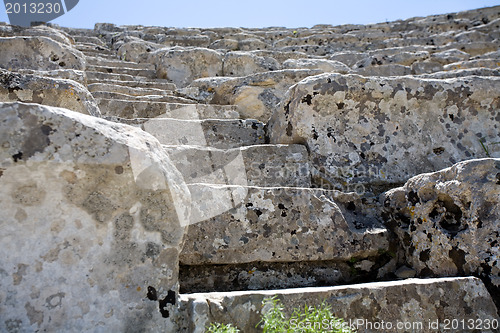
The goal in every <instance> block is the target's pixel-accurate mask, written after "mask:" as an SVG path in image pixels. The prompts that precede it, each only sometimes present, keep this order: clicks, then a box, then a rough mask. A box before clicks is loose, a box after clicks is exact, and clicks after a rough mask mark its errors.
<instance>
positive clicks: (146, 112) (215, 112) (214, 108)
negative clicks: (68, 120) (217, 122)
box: [97, 99, 240, 119]
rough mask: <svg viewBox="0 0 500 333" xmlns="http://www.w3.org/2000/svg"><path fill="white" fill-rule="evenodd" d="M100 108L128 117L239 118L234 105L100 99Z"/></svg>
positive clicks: (105, 111)
mask: <svg viewBox="0 0 500 333" xmlns="http://www.w3.org/2000/svg"><path fill="white" fill-rule="evenodd" d="M97 102H98V104H99V108H100V109H101V112H102V114H103V115H105V116H114V117H120V118H126V119H133V118H157V117H162V118H174V119H238V118H240V117H239V113H238V112H237V109H236V107H235V106H233V105H211V104H186V103H165V102H144V101H130V100H115V99H99V100H98V101H97Z"/></svg>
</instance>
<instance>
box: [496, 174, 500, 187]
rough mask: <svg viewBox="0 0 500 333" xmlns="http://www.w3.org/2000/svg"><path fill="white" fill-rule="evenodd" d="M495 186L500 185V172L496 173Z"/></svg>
mask: <svg viewBox="0 0 500 333" xmlns="http://www.w3.org/2000/svg"><path fill="white" fill-rule="evenodd" d="M497 185H500V172H499V173H497Z"/></svg>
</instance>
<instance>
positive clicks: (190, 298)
mask: <svg viewBox="0 0 500 333" xmlns="http://www.w3.org/2000/svg"><path fill="white" fill-rule="evenodd" d="M274 295H277V296H278V298H279V299H280V300H281V302H282V304H283V305H284V311H285V313H286V314H287V315H291V312H292V310H293V309H294V308H302V309H303V308H304V306H305V305H308V306H313V305H317V304H318V301H319V300H325V301H326V302H327V303H328V304H329V305H330V306H331V307H332V312H333V313H334V315H336V316H338V317H341V318H344V319H345V320H346V321H347V323H349V321H351V323H350V324H352V325H353V326H352V327H353V328H355V329H357V330H358V332H366V333H378V332H381V329H380V327H381V326H378V328H376V327H377V326H375V325H377V324H378V325H382V323H383V322H384V323H386V324H385V326H384V329H383V332H388V333H389V332H403V329H401V328H400V329H399V330H398V328H397V325H398V322H399V323H403V324H404V323H405V322H406V323H412V325H420V324H421V325H422V328H420V326H412V327H411V328H410V329H408V330H407V331H409V332H422V333H431V332H439V331H446V326H445V325H446V322H445V321H446V320H449V321H450V322H451V320H453V319H455V318H460V320H461V319H464V320H465V321H466V322H467V320H469V319H470V320H479V321H481V320H482V321H483V322H484V321H485V320H486V319H488V320H490V321H493V320H497V319H498V315H497V313H496V308H495V305H494V303H493V301H492V300H491V297H490V295H489V294H488V291H487V290H486V288H485V287H484V285H483V283H482V282H481V280H479V279H477V278H472V277H467V278H445V279H426V280H418V279H410V280H405V281H400V282H379V283H367V284H358V285H350V286H339V287H324V288H303V289H289V290H270V291H258V292H256V291H253V292H248V291H247V292H244V291H242V292H231V293H213V294H191V295H183V296H182V306H183V308H184V309H185V311H186V313H189V314H190V316H189V320H187V321H186V322H185V324H184V330H183V331H181V332H196V333H197V332H203V330H204V328H203V327H205V326H206V325H208V324H209V323H211V322H222V323H231V324H233V325H235V326H237V327H238V328H239V329H241V331H242V332H245V333H247V332H248V333H252V332H261V330H262V329H261V328H260V327H259V328H257V327H258V326H259V325H258V324H259V321H260V319H261V313H262V312H266V311H268V308H264V309H263V308H262V301H263V299H264V298H267V297H271V296H274ZM356 319H358V320H359V322H356ZM436 322H437V325H438V326H437V328H434V326H431V327H429V323H432V325H435V323H436ZM357 323H358V324H359V325H356V324H357ZM370 323H371V325H372V327H371V328H370V326H369V325H370ZM388 323H391V325H392V328H391V329H388ZM413 323H416V324H413ZM256 326H257V327H256ZM450 326H451V324H450V325H449V327H450ZM323 329H324V330H325V331H329V330H331V326H330V327H329V328H328V327H323ZM495 331H496V330H493V329H483V330H481V332H495ZM460 332H472V330H460Z"/></svg>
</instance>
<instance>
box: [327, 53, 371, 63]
mask: <svg viewBox="0 0 500 333" xmlns="http://www.w3.org/2000/svg"><path fill="white" fill-rule="evenodd" d="M367 56H368V53H365V52H357V51H344V52H336V53H334V54H332V55H331V56H330V58H329V59H330V60H335V61H340V62H342V63H344V64H346V65H347V66H349V67H352V66H354V65H355V64H356V63H357V62H358V61H361V60H363V59H365V58H366V57H367Z"/></svg>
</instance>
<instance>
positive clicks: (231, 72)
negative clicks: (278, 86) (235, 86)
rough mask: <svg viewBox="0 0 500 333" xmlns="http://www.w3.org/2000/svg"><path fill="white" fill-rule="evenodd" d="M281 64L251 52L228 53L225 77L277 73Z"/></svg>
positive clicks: (224, 68)
mask: <svg viewBox="0 0 500 333" xmlns="http://www.w3.org/2000/svg"><path fill="white" fill-rule="evenodd" d="M280 67H281V66H280V64H279V63H278V62H277V61H276V59H274V58H271V57H261V56H257V55H255V54H253V53H250V52H228V53H226V55H225V56H224V67H223V71H222V73H223V75H224V76H247V75H251V74H255V73H261V72H268V71H275V70H278V69H280Z"/></svg>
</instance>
